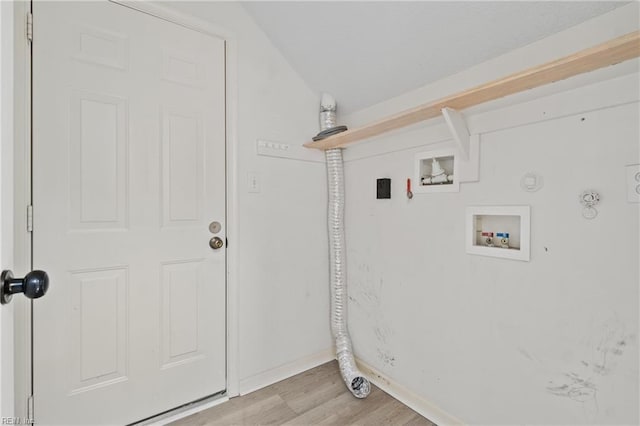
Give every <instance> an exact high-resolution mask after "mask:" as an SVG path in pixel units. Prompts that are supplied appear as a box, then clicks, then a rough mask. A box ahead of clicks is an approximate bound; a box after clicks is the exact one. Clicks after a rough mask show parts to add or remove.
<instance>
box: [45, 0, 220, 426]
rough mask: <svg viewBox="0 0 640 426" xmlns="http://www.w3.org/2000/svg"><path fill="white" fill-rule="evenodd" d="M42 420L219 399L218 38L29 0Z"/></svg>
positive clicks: (66, 420)
mask: <svg viewBox="0 0 640 426" xmlns="http://www.w3.org/2000/svg"><path fill="white" fill-rule="evenodd" d="M33 18H34V41H33V206H34V232H33V239H34V240H33V266H34V268H36V269H43V270H45V271H47V272H48V273H49V276H50V280H51V287H50V290H49V293H48V294H47V295H46V296H45V297H44V298H42V299H39V300H37V301H35V303H34V322H33V336H34V342H33V351H34V352H33V355H34V357H33V362H34V397H35V399H34V400H35V418H36V421H37V423H38V424H65V425H69V424H126V423H131V422H134V421H137V420H141V419H144V418H146V417H149V416H152V415H154V414H157V413H160V412H163V411H166V410H169V409H171V408H174V407H177V406H180V405H182V404H185V403H188V402H190V401H193V400H196V399H199V398H203V397H205V396H208V395H211V394H214V393H217V392H220V391H223V390H224V389H225V249H224V248H222V249H219V250H213V249H212V248H210V247H209V244H208V243H209V239H210V238H212V237H213V236H214V235H213V234H212V233H211V232H210V230H209V224H210V222H212V221H218V222H220V223H221V224H222V230H221V231H220V232H219V233H218V234H216V235H217V236H218V237H220V238H221V239H222V240H223V241H224V239H225V236H224V229H225V226H224V224H225V74H224V72H225V45H224V40H222V39H218V38H215V37H212V36H210V35H205V34H202V33H199V32H196V31H193V30H190V29H187V28H184V27H181V26H179V25H177V24H174V23H170V22H167V21H164V20H161V19H158V18H154V17H152V16H149V15H146V14H144V13H141V12H138V11H134V10H132V9H129V8H127V7H124V6H122V5H117V4H114V3H110V2H106V1H100V2H96V1H92V2H69V3H61V2H34V4H33Z"/></svg>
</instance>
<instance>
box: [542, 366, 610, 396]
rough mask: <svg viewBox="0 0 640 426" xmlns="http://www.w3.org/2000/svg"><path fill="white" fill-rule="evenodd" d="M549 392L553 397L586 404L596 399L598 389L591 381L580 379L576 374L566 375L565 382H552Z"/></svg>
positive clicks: (548, 387)
mask: <svg viewBox="0 0 640 426" xmlns="http://www.w3.org/2000/svg"><path fill="white" fill-rule="evenodd" d="M547 391H548V392H549V393H551V394H553V395H557V396H563V397H566V398H570V399H572V400H574V401H578V402H585V401H588V400H591V399H594V400H595V398H596V394H597V391H598V389H597V388H596V385H595V384H594V383H593V382H592V381H591V379H590V378H589V379H585V378H582V377H580V376H579V375H578V374H576V373H568V374H565V379H564V380H558V381H550V382H549V386H547Z"/></svg>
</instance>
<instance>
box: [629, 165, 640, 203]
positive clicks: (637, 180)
mask: <svg viewBox="0 0 640 426" xmlns="http://www.w3.org/2000/svg"><path fill="white" fill-rule="evenodd" d="M627 201H629V202H630V203H640V164H634V165H631V166H627Z"/></svg>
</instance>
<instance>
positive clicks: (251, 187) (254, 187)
mask: <svg viewBox="0 0 640 426" xmlns="http://www.w3.org/2000/svg"><path fill="white" fill-rule="evenodd" d="M247 190H248V191H249V192H252V193H258V192H260V175H259V174H258V173H248V174H247Z"/></svg>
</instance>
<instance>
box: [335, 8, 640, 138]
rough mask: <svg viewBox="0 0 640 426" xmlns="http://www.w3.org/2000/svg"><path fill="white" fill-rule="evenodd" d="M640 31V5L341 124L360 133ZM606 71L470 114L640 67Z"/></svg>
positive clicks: (390, 101) (392, 100) (341, 119)
mask: <svg viewBox="0 0 640 426" xmlns="http://www.w3.org/2000/svg"><path fill="white" fill-rule="evenodd" d="M639 29H640V3H638V2H633V3H631V4H628V5H625V6H623V7H620V8H617V9H615V10H613V11H611V12H608V13H606V14H603V15H600V16H597V17H595V18H593V19H590V20H588V21H585V22H583V23H581V24H580V25H576V26H574V27H571V28H569V29H566V30H564V31H561V32H559V33H556V34H554V35H551V36H549V37H546V38H544V39H542V40H539V41H536V42H534V43H531V44H529V45H527V46H524V47H521V48H518V49H515V50H512V51H510V52H507V53H505V54H503V55H500V56H499V57H496V58H493V59H490V60H488V61H485V62H483V63H481V64H478V65H475V66H473V67H470V68H468V69H466V70H464V71H462V72H459V73H457V74H454V75H451V76H448V77H445V78H443V79H441V80H438V81H436V82H433V83H430V84H427V85H425V86H422V87H420V88H418V89H415V90H412V91H409V92H406V93H403V94H401V95H399V96H396V97H393V98H390V99H387V100H384V101H382V102H379V103H377V104H375V105H372V106H370V107H367V108H363V109H361V110H358V111H355V112H353V113H351V114H348V115H342V116H341V115H340V114H338V122H339V123H340V124H346V125H348V126H349V127H350V128H355V127H360V126H362V125H365V124H367V123H370V122H372V121H375V120H378V119H381V118H384V117H386V116H388V115H391V114H397V113H400V112H402V111H404V110H407V109H410V108H414V107H417V106H420V105H423V104H426V103H428V102H431V101H435V100H437V99H440V98H443V97H445V96H449V95H453V94H455V93H458V92H461V91H464V90H466V89H470V88H473V87H476V86H478V85H481V84H484V83H487V82H490V81H493V80H496V79H499V78H502V77H505V76H508V75H510V74H513V73H516V72H519V71H522V70H524V69H526V68H529V67H534V66H537V65H540V64H543V63H546V62H549V61H553V60H556V59H558V58H561V57H563V56H567V55H571V54H573V53H576V52H578V51H580V50H583V49H586V48H589V47H592V46H595V45H597V44H600V43H603V42H606V41H608V40H611V39H612V38H615V37H618V36H622V35H624V34H628V33H630V32H633V31H637V30H639ZM627 62H628V63H627V64H621V65H620V66H618V65H616V66H613V67H608V68H606V69H603V70H597V71H594V72H591V73H586V74H583V75H579V76H576V77H572V78H570V79H566V80H563V81H560V82H555V83H552V84H548V85H545V86H542V87H539V88H536V89H533V90H528V91H525V92H521V93H518V94H515V95H511V96H507V97H505V98H501V99H497V100H495V101H491V102H487V103H485V104H482V105H478V106H476V107H473V109H468V110H464V111H462V112H463V113H464V112H465V111H466V112H467V113H469V112H470V111H473V113H479V112H483V111H489V110H492V109H496V108H501V107H504V106H508V105H514V104H517V103H521V102H526V101H529V100H532V99H536V98H538V97H541V96H547V95H550V94H553V93H558V92H561V91H565V90H570V89H573V88H576V87H580V86H583V85H587V84H593V83H595V82H597V81H602V80H605V79H609V78H616V77H619V76H621V75H624V74H629V73H632V72H637V69H638V63H639V62H638V61H633V60H632V61H627Z"/></svg>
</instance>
